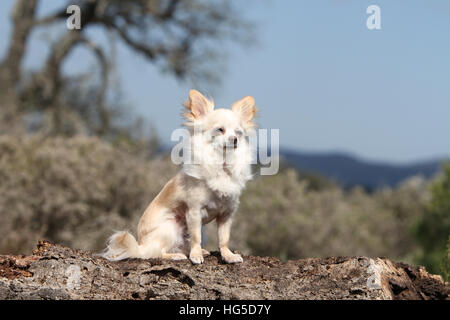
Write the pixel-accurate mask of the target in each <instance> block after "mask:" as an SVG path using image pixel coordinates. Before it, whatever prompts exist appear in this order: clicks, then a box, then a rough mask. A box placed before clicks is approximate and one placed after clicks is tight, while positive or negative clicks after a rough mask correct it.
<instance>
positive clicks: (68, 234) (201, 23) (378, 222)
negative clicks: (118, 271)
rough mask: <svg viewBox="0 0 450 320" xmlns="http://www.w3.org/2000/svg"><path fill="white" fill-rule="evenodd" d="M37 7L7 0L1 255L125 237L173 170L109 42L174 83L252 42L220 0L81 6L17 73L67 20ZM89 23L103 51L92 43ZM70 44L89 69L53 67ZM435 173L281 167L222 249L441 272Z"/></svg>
mask: <svg viewBox="0 0 450 320" xmlns="http://www.w3.org/2000/svg"><path fill="white" fill-rule="evenodd" d="M39 2H40V1H38V0H16V1H15V7H14V10H13V12H12V15H11V18H12V28H11V30H12V32H11V38H10V39H11V43H10V45H9V48H8V50H7V52H6V55H5V57H3V60H2V61H0V99H1V101H2V105H1V107H0V232H1V234H2V237H1V238H0V253H2V254H5V253H27V252H30V251H31V249H32V248H33V247H34V246H35V244H36V242H37V240H38V239H40V238H46V239H49V240H51V241H55V242H59V243H63V244H65V245H68V246H71V247H74V248H82V249H89V250H95V251H99V250H101V249H102V248H103V247H104V245H105V241H106V239H107V237H108V236H109V235H110V234H111V233H112V232H113V231H114V230H122V229H131V230H133V231H134V229H135V227H136V225H137V223H138V220H139V219H140V217H141V215H142V212H143V211H144V209H145V207H146V206H147V205H148V204H149V203H150V201H151V200H152V199H153V198H154V197H155V196H156V194H157V193H158V192H159V191H160V190H161V188H162V187H163V185H164V184H165V183H166V182H167V181H168V180H169V179H170V178H171V177H172V176H173V175H174V174H175V172H176V171H177V168H176V167H175V166H174V165H173V164H172V163H171V161H170V159H169V158H168V157H167V156H162V155H160V154H159V155H158V154H157V151H158V141H157V138H156V134H155V133H154V130H152V129H151V126H149V125H148V124H145V123H144V122H143V121H142V120H141V119H139V118H134V116H133V115H132V114H131V113H130V112H129V111H127V108H128V106H127V105H126V104H125V103H124V102H123V100H122V99H121V94H120V87H119V86H118V85H113V84H117V82H118V79H114V77H113V76H114V67H115V64H116V61H115V58H114V55H115V53H114V51H115V50H114V47H115V45H114V43H116V42H121V43H123V44H124V45H125V46H126V47H128V48H129V49H130V50H132V51H133V52H135V53H137V54H140V55H142V56H144V57H145V58H146V60H147V61H148V62H150V63H153V64H155V65H157V66H159V67H160V68H161V70H163V71H165V72H168V73H169V74H171V75H172V76H174V77H175V78H178V79H187V78H197V79H201V78H203V79H205V80H206V81H208V83H210V82H211V80H212V79H213V78H214V77H215V76H216V75H218V74H221V73H220V72H219V71H218V70H217V65H214V68H212V67H211V66H212V65H211V64H210V62H211V61H213V60H215V61H216V62H217V61H222V60H223V59H222V58H223V56H222V52H223V48H225V46H224V45H223V44H224V42H223V41H224V40H228V41H230V40H231V41H233V42H236V41H238V42H240V43H241V44H242V43H251V41H250V40H252V33H253V32H252V29H253V28H252V25H251V24H249V23H248V22H247V21H245V20H244V19H243V18H242V15H241V14H240V13H241V11H240V10H239V7H238V6H237V5H236V2H233V3H232V2H231V1H228V0H215V1H208V2H205V1H202V0H164V1H159V0H130V1H119V0H101V1H89V0H77V1H76V3H77V4H79V5H80V6H81V7H82V11H83V12H84V13H85V16H84V19H83V28H82V30H80V31H78V32H72V31H70V32H69V31H67V30H65V29H64V31H67V32H64V33H62V34H61V35H60V36H59V37H57V39H56V40H55V41H54V42H52V43H51V44H50V45H49V48H50V50H49V54H48V56H47V57H46V59H45V62H44V63H43V65H42V66H40V68H37V69H36V70H33V71H30V70H24V69H23V66H22V62H23V61H22V60H23V57H24V55H25V53H26V52H27V50H28V43H29V42H28V40H27V39H28V38H29V37H30V36H31V34H32V33H33V31H35V30H36V29H38V30H39V29H40V28H44V29H45V28H50V27H54V26H56V25H59V26H63V28H65V20H66V18H67V14H66V11H65V9H66V7H67V4H68V3H70V1H69V2H66V5H64V3H65V2H62V5H61V7H60V9H59V10H56V11H55V12H54V13H50V14H49V15H48V16H42V17H38V16H37V7H38V4H39ZM86 13H89V14H87V15H86ZM94 27H96V28H99V29H101V30H103V31H105V32H106V34H107V35H108V36H109V38H108V39H109V40H108V42H109V43H108V44H110V45H111V47H108V46H107V47H103V46H101V45H100V43H96V42H95V39H91V38H90V37H89V34H90V33H88V31H89V30H92V28H94ZM78 46H83V47H85V48H86V49H87V50H88V51H89V52H90V53H91V54H93V55H94V56H95V57H96V61H97V67H96V68H92V70H90V72H88V73H87V74H77V75H73V74H65V73H64V72H62V66H63V65H64V63H66V59H67V58H68V57H70V52H72V51H73V50H74V49H75V48H76V47H78ZM109 53H111V54H109ZM205 62H207V65H206V66H205V64H204V63H205ZM211 71H214V72H211ZM149 127H150V130H148V129H147V128H149ZM444 171H445V172H444V174H443V175H442V176H441V177H438V178H436V179H435V180H433V181H432V182H431V184H430V183H429V182H428V181H425V180H424V179H422V178H421V177H412V178H410V179H408V180H406V181H404V182H403V183H402V184H401V185H399V186H398V187H396V188H384V189H381V190H377V191H374V192H371V193H368V192H366V191H365V190H364V189H362V188H360V187H355V188H353V189H350V190H343V189H342V188H340V187H339V186H338V184H336V183H334V182H333V181H330V180H328V179H325V178H323V177H321V176H320V175H318V174H315V173H308V172H300V173H299V172H297V171H296V170H294V169H292V168H289V166H288V165H286V164H282V170H280V172H279V173H278V174H277V175H274V176H257V177H256V178H255V179H254V180H253V181H251V182H250V183H249V184H248V187H247V188H246V190H245V192H244V194H243V195H242V197H241V206H240V208H239V211H238V213H237V215H236V219H235V223H234V228H233V230H232V237H231V246H232V248H233V249H237V250H239V251H241V252H244V253H247V254H256V255H271V256H278V257H280V258H282V259H296V258H305V257H325V256H339V255H350V256H355V255H365V256H386V257H389V258H391V259H394V260H403V261H406V262H409V263H412V262H417V263H420V264H424V265H425V266H426V267H427V268H428V269H429V270H430V271H431V272H434V273H441V274H442V275H443V276H444V277H446V279H448V277H449V272H450V271H449V270H450V269H449V259H450V258H449V255H450V237H449V233H450V165H448V166H446V167H445V170H444ZM205 234H206V236H207V239H208V241H207V243H206V246H207V247H208V248H215V239H216V230H215V227H214V224H210V225H208V226H207V227H205ZM446 241H447V249H446Z"/></svg>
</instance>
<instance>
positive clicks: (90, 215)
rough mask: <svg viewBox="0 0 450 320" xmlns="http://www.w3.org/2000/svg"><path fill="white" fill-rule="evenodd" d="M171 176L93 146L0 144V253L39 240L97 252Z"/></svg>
mask: <svg viewBox="0 0 450 320" xmlns="http://www.w3.org/2000/svg"><path fill="white" fill-rule="evenodd" d="M174 171H175V168H174V167H173V166H172V165H171V163H170V161H166V160H164V159H159V160H155V161H152V162H148V161H146V160H145V159H142V158H139V157H136V156H135V155H134V154H130V153H128V152H126V151H124V150H122V149H119V148H113V147H112V146H111V145H110V144H108V143H105V142H102V141H101V140H99V139H97V138H89V137H75V138H69V139H68V138H51V139H50V138H48V139H43V138H41V137H39V136H24V137H8V136H1V137H0V181H1V183H0V220H1V221H0V232H1V234H2V238H1V239H0V252H2V253H19V252H20V253H23V252H24V251H29V250H31V249H32V248H33V247H34V246H35V244H36V242H37V240H38V239H39V238H46V239H49V240H52V241H56V242H60V243H63V244H66V245H69V246H72V247H75V248H83V249H93V250H98V249H100V248H102V247H103V246H104V244H105V240H106V238H107V237H108V235H109V234H110V233H111V232H112V231H113V229H122V228H131V227H132V226H133V227H134V226H135V225H136V224H137V221H138V220H139V218H140V216H141V214H142V212H143V211H144V209H145V207H146V206H147V205H148V203H149V202H150V201H151V200H152V199H153V197H154V196H155V195H156V194H157V193H158V192H159V191H160V189H161V188H162V186H163V185H164V184H165V183H166V182H167V180H168V178H170V177H171V175H172V174H173V173H174ZM133 231H134V230H133Z"/></svg>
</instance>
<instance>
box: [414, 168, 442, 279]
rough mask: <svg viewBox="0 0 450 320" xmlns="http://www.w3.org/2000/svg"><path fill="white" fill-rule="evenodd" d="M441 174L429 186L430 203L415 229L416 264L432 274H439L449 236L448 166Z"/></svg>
mask: <svg viewBox="0 0 450 320" xmlns="http://www.w3.org/2000/svg"><path fill="white" fill-rule="evenodd" d="M443 169H444V170H443V174H442V176H441V177H438V178H437V179H436V180H435V181H434V182H433V183H432V184H431V188H430V189H431V195H432V198H431V201H430V203H429V205H428V206H427V210H426V214H425V215H423V217H422V219H420V220H419V221H418V223H417V225H416V228H415V235H416V237H417V240H418V242H419V243H420V245H421V251H420V252H419V253H418V255H417V258H416V259H417V263H419V264H421V265H424V266H425V267H426V268H427V269H428V270H429V271H431V272H433V273H441V274H443V273H444V271H443V270H442V269H441V263H442V259H443V257H444V256H445V255H447V248H446V244H447V240H448V237H449V235H450V164H447V165H445V166H444V167H443Z"/></svg>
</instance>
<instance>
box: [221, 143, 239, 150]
mask: <svg viewBox="0 0 450 320" xmlns="http://www.w3.org/2000/svg"><path fill="white" fill-rule="evenodd" d="M237 147H238V143H237V142H234V143H232V144H228V143H227V144H226V145H224V146H223V150H234V149H237Z"/></svg>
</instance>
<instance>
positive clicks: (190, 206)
mask: <svg viewBox="0 0 450 320" xmlns="http://www.w3.org/2000/svg"><path fill="white" fill-rule="evenodd" d="M255 113H256V108H255V101H254V99H253V98H252V97H250V96H247V97H245V98H243V99H241V100H239V101H236V102H235V103H234V104H233V105H232V107H231V110H230V109H214V103H213V102H212V101H211V100H209V99H207V98H205V97H204V96H203V95H202V94H201V93H200V92H198V91H196V90H191V91H190V92H189V100H188V101H187V102H186V103H185V112H184V113H183V114H182V115H183V117H184V118H185V120H186V121H185V123H184V126H185V127H186V128H187V129H188V130H189V136H190V143H189V145H190V150H188V151H190V152H191V153H192V155H193V161H186V162H185V163H183V167H182V169H181V170H180V171H179V172H178V174H177V175H175V176H174V177H173V178H172V179H171V180H170V181H169V182H167V184H166V185H165V186H164V188H163V189H162V190H161V192H160V193H159V194H158V195H157V196H156V197H155V199H154V200H153V201H152V202H151V203H150V205H149V206H148V207H147V209H146V210H145V212H144V214H143V215H142V217H141V219H140V221H139V224H138V230H137V236H138V238H137V240H136V239H135V238H134V236H133V235H131V234H130V233H129V232H126V231H120V232H116V233H115V234H113V235H112V236H111V237H110V238H109V240H108V245H107V248H106V249H105V251H104V252H103V254H102V256H103V257H105V258H107V259H109V260H122V259H127V258H142V259H148V258H165V259H173V260H180V259H187V256H189V259H190V260H191V261H192V263H195V264H199V263H202V262H203V257H204V255H207V254H208V252H207V251H206V250H203V249H202V248H201V229H202V225H203V224H206V223H208V222H210V221H212V220H214V219H215V220H216V222H217V230H218V239H219V248H220V253H221V256H222V259H223V260H224V261H225V262H227V263H238V262H242V261H243V259H242V256H241V255H239V254H235V253H233V252H232V251H231V250H230V249H229V248H228V242H229V239H230V230H231V223H232V219H233V216H234V214H235V212H236V210H237V208H238V206H239V197H240V195H241V192H242V190H243V188H244V187H245V184H246V182H247V181H248V180H250V179H251V177H252V174H251V162H252V152H251V149H250V144H249V140H248V136H249V134H250V133H251V132H252V131H253V130H254V129H255V123H254V116H255Z"/></svg>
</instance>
